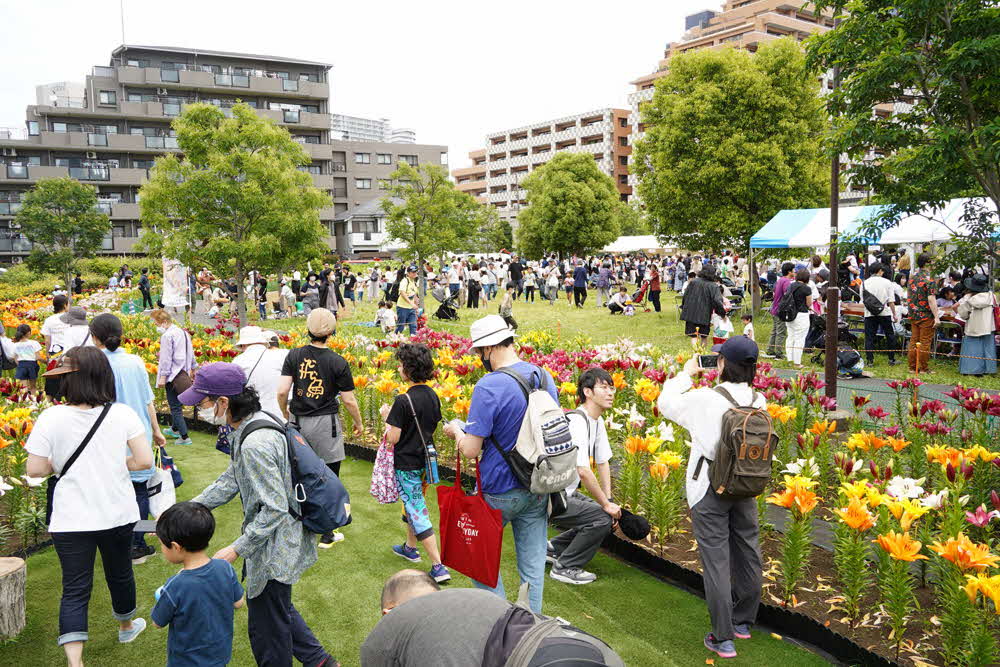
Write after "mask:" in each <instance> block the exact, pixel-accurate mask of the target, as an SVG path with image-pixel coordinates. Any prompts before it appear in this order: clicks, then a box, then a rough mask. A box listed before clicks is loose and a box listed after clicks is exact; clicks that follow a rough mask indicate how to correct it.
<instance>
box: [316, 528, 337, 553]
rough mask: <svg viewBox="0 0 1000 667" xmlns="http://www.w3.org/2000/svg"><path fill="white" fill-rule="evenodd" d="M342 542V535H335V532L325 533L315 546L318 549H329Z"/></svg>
mask: <svg viewBox="0 0 1000 667" xmlns="http://www.w3.org/2000/svg"><path fill="white" fill-rule="evenodd" d="M343 541H344V534H343V533H337V532H334V533H327V534H326V535H324V536H323V537H321V538H319V544H317V545H316V546H318V547H319V548H320V549H329V548H330V547H332V546H333V545H334V544H336V543H337V542H343Z"/></svg>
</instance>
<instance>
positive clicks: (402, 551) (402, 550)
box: [392, 544, 420, 563]
mask: <svg viewBox="0 0 1000 667" xmlns="http://www.w3.org/2000/svg"><path fill="white" fill-rule="evenodd" d="M392 552H393V553H394V554H396V555H397V556H399V557H400V558H405V559H406V560H408V561H410V562H411V563H419V562H420V552H419V551H417V550H416V549H414V548H413V547H408V546H406V545H405V544H396V545H394V546H393V547H392Z"/></svg>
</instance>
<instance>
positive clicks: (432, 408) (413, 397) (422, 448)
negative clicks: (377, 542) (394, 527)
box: [380, 343, 451, 583]
mask: <svg viewBox="0 0 1000 667" xmlns="http://www.w3.org/2000/svg"><path fill="white" fill-rule="evenodd" d="M396 357H397V358H398V359H399V373H400V375H401V376H402V378H403V380H405V381H406V382H409V383H410V387H409V389H407V390H406V393H404V394H400V395H399V396H397V397H396V400H395V401H393V404H392V407H391V408H390V407H389V406H388V405H383V406H382V408H381V409H380V412H381V414H382V417H383V418H384V419H385V422H386V424H387V425H388V428H387V429H386V432H385V440H386V444H387V445H388V447H389V448H390V449H392V450H393V467H394V468H395V469H396V486H397V487H399V498H400V500H402V501H403V513H404V516H405V519H406V542H405V543H403V544H397V545H395V546H393V547H392V550H393V552H394V553H395V554H396V555H397V556H400V557H402V558H405V559H406V560H408V561H410V562H411V563H418V562H420V552H419V551H417V542H418V541H419V542H420V544H422V545H423V546H424V549H426V550H427V556H428V557H429V558H430V559H431V571H430V575H431V577H432V578H433V579H434V580H435V581H437V582H438V583H440V582H444V581H449V580H450V579H451V574H449V573H448V570H447V568H445V566H444V565H442V564H441V553H440V552H439V551H438V545H437V538H436V537H434V527H433V526H432V525H431V519H430V513H429V512H428V510H427V502H426V501H425V500H424V490H423V488H424V484H425V483H427V482H428V481H433V480H428V479H427V475H428V474H430V473H429V471H427V469H426V468H427V458H428V454H427V444H426V443H433V441H434V431H435V430H436V429H437V425H438V422H439V421H441V402H440V401H439V400H438V397H437V394H436V393H434V390H433V389H431V388H430V387H428V386H427V384H426V383H427V381H428V380H430V379H431V378H432V377H434V360H433V359H432V358H431V352H430V350H428V349H427V346H425V345H418V344H412V343H404V344H402V345H400V346H399V349H398V350H397V351H396Z"/></svg>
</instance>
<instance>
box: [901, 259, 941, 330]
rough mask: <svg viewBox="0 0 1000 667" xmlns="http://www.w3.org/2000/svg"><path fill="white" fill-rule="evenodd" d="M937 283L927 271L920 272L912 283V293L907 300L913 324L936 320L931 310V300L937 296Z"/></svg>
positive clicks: (914, 276) (915, 275)
mask: <svg viewBox="0 0 1000 667" xmlns="http://www.w3.org/2000/svg"><path fill="white" fill-rule="evenodd" d="M936 291H937V282H936V281H935V280H934V277H933V276H931V274H930V272H929V271H927V270H922V271H918V272H917V273H915V274H914V275H913V279H912V280H911V281H910V292H909V297H908V298H907V305H908V306H909V315H910V321H911V322H920V321H922V320H928V319H933V318H934V311H932V310H931V306H930V303H931V299H935V298H936V297H937V295H936V294H935V292H936Z"/></svg>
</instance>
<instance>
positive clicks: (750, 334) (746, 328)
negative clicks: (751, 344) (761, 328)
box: [743, 322, 754, 340]
mask: <svg viewBox="0 0 1000 667" xmlns="http://www.w3.org/2000/svg"><path fill="white" fill-rule="evenodd" d="M743 335H744V336H746V337H747V338H749V339H750V340H754V330H753V322H747V323H746V324H745V325H743Z"/></svg>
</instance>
